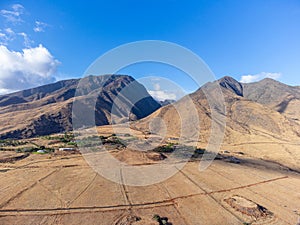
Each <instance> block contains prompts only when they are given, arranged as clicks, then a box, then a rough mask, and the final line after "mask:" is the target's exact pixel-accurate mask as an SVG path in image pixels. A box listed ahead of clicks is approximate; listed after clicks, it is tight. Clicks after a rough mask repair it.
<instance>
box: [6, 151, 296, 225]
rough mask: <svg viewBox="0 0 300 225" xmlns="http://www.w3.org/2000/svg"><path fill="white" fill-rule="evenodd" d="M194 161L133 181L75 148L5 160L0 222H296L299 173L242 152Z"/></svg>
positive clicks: (192, 224)
mask: <svg viewBox="0 0 300 225" xmlns="http://www.w3.org/2000/svg"><path fill="white" fill-rule="evenodd" d="M122 151H128V150H125V149H124V150H119V152H122ZM20 154H23V153H15V154H13V153H11V155H8V154H7V153H5V154H4V153H3V155H2V157H6V158H7V157H13V156H14V155H20ZM124 154H125V153H124ZM127 154H129V153H127ZM135 154H136V155H138V154H139V153H135ZM141 154H142V153H141ZM143 154H144V153H143ZM147 163H149V162H147ZM153 163H155V162H153ZM198 165H199V162H198V161H193V162H188V163H187V164H186V166H185V167H184V168H183V169H182V170H179V171H178V172H177V173H176V174H175V175H174V176H173V177H171V178H169V179H167V180H165V181H163V182H161V183H157V184H154V185H150V186H145V187H134V186H126V185H122V184H118V183H114V182H112V181H109V180H107V179H105V178H103V177H101V176H100V175H99V174H97V173H96V172H95V171H94V170H93V169H92V168H91V167H90V166H89V165H88V164H87V163H86V161H85V160H84V158H83V157H82V156H81V155H80V154H65V155H54V154H30V155H29V156H27V157H23V158H20V159H19V158H18V159H15V160H13V161H9V162H2V163H1V164H0V180H1V183H0V224H2V225H6V224H7V225H13V224H18V225H20V224H35V225H37V224H43V225H44V224H78V225H79V224H99V225H106V224H119V225H121V224H133V225H135V224H136V225H138V224H153V225H155V224H173V225H176V224H180V225H181V224H190V225H194V224H222V225H223V224H230V225H231V224H253V225H254V224H280V225H283V224H292V225H295V224H297V222H298V220H299V218H300V204H299V202H300V193H299V187H300V175H299V174H298V173H297V172H292V171H290V170H288V169H287V168H285V167H282V166H279V165H278V164H275V163H270V162H269V163H266V162H263V161H261V160H254V159H249V158H247V157H246V156H243V155H241V156H240V162H239V163H231V162H228V161H226V160H215V161H214V162H213V164H212V165H211V166H210V167H209V168H208V169H207V170H205V171H204V172H199V170H198ZM136 166H140V165H136ZM121 174H122V171H121ZM153 217H154V218H153Z"/></svg>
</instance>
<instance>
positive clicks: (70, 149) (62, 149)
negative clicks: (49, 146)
mask: <svg viewBox="0 0 300 225" xmlns="http://www.w3.org/2000/svg"><path fill="white" fill-rule="evenodd" d="M58 150H59V151H74V150H75V148H59V149H58Z"/></svg>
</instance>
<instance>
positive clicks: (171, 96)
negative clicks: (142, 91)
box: [148, 90, 177, 101]
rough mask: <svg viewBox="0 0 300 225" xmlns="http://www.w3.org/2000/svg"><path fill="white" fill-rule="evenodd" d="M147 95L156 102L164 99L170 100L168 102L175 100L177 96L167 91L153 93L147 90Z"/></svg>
mask: <svg viewBox="0 0 300 225" xmlns="http://www.w3.org/2000/svg"><path fill="white" fill-rule="evenodd" d="M148 92H149V94H150V95H151V96H152V97H153V98H155V99H156V100H158V101H163V100H166V99H170V100H175V99H177V96H176V94H175V93H171V92H167V91H162V90H157V91H153V90H148Z"/></svg>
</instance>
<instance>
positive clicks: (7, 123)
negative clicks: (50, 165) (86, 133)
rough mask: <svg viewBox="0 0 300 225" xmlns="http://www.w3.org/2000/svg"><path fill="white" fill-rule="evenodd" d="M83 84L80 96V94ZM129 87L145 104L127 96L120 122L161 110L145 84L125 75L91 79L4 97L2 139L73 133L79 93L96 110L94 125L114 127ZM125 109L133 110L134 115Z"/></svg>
mask: <svg viewBox="0 0 300 225" xmlns="http://www.w3.org/2000/svg"><path fill="white" fill-rule="evenodd" d="M79 82H80V84H81V87H82V88H81V89H80V91H81V92H80V93H79V92H78V91H77V92H76V90H77V87H78V85H79ZM129 85H130V86H131V87H132V88H131V89H132V91H133V93H132V96H140V99H141V100H140V101H138V102H135V101H133V99H131V98H130V95H127V96H123V97H125V98H126V101H124V103H122V104H119V105H117V106H116V115H115V117H116V118H117V120H118V121H122V120H124V119H127V117H128V116H130V119H131V120H135V119H140V118H143V117H145V116H147V115H149V114H150V113H152V112H154V111H155V110H156V109H158V108H159V107H160V105H159V104H158V103H157V102H156V101H155V100H154V99H153V98H152V97H151V96H150V95H149V94H148V92H147V91H146V89H145V88H144V87H143V86H142V85H141V84H139V83H138V82H136V81H135V80H134V79H133V78H132V77H130V76H125V75H104V76H88V77H86V78H84V79H82V80H79V79H72V80H65V81H59V82H56V83H54V84H49V85H44V86H41V87H37V88H32V89H28V90H24V91H19V92H16V93H12V94H8V95H4V96H0V123H1V125H2V126H1V128H0V137H1V138H25V137H33V136H36V135H47V134H51V133H58V132H63V131H69V130H71V129H72V106H73V101H74V99H75V98H74V96H75V93H76V99H80V101H81V102H82V103H83V104H84V107H83V109H94V108H95V120H96V121H93V124H94V123H96V125H107V124H110V123H111V118H110V114H111V109H112V106H113V102H114V99H115V98H116V96H118V94H119V93H120V92H121V91H122V89H123V88H124V87H128V86H129ZM92 99H96V100H97V101H96V107H95V104H94V105H92V104H91V103H92V101H91V100H92ZM122 108H132V110H131V112H130V115H128V113H126V112H124V110H123V111H122ZM84 117H85V113H84V111H83V112H82V113H80V114H78V115H75V118H79V119H80V118H83V119H84ZM91 125H92V124H91Z"/></svg>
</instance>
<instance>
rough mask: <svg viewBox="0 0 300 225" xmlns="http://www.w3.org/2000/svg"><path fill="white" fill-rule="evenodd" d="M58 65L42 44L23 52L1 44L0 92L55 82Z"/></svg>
mask: <svg viewBox="0 0 300 225" xmlns="http://www.w3.org/2000/svg"><path fill="white" fill-rule="evenodd" d="M58 65H59V61H58V60H56V59H55V58H54V57H53V56H52V55H51V53H50V52H49V51H48V49H46V48H45V47H43V46H42V45H39V46H38V47H35V48H26V49H23V51H22V52H16V51H10V50H9V49H7V47H6V46H3V45H0V94H1V93H2V94H3V93H8V92H12V91H16V90H22V89H26V88H30V87H33V86H38V85H42V84H45V83H49V82H53V81H55V78H54V74H55V72H56V68H57V66H58Z"/></svg>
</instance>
